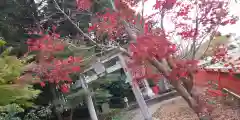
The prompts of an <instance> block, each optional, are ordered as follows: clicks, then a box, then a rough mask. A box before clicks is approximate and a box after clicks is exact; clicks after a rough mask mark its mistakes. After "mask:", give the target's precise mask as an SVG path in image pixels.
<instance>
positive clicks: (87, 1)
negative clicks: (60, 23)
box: [76, 0, 92, 10]
mask: <svg viewBox="0 0 240 120" xmlns="http://www.w3.org/2000/svg"><path fill="white" fill-rule="evenodd" d="M76 2H77V8H78V9H79V10H89V9H90V8H91V6H92V1H91V0H76Z"/></svg>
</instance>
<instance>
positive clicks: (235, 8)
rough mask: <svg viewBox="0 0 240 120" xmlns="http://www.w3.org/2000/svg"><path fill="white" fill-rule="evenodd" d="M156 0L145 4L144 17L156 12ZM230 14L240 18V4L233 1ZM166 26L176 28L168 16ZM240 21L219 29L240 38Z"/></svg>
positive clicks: (138, 9) (150, 0) (166, 27)
mask: <svg viewBox="0 0 240 120" xmlns="http://www.w3.org/2000/svg"><path fill="white" fill-rule="evenodd" d="M155 2H156V0H148V1H147V2H146V3H145V6H144V15H150V14H152V13H154V12H156V11H154V10H153V9H152V8H153V5H154V4H155ZM140 10H141V8H140V7H139V8H137V11H140ZM230 12H231V14H234V15H236V16H239V17H240V3H238V4H237V3H236V2H235V0H231V3H230ZM164 21H165V23H167V24H165V25H167V26H164V27H165V29H172V28H174V26H173V24H171V23H169V22H168V21H170V20H169V18H168V16H166V18H165V20H164ZM239 27H240V21H238V22H237V23H236V24H235V25H228V26H224V27H221V28H220V29H219V31H220V32H222V33H223V34H228V33H236V34H237V35H238V36H240V28H239Z"/></svg>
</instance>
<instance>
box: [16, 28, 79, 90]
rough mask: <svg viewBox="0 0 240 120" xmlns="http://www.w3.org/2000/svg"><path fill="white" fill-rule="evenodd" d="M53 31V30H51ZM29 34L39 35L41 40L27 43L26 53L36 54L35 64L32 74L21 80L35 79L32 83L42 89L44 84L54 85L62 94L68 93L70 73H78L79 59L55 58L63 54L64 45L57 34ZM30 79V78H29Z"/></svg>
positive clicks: (32, 39) (71, 57)
mask: <svg viewBox="0 0 240 120" xmlns="http://www.w3.org/2000/svg"><path fill="white" fill-rule="evenodd" d="M53 29H54V30H55V28H53ZM29 34H38V35H41V38H30V39H29V40H28V41H27V44H28V53H27V54H29V53H31V52H37V55H36V56H37V63H36V65H35V66H33V67H32V68H31V70H28V71H30V72H31V73H33V74H25V75H24V76H22V78H20V79H22V80H31V79H32V77H33V78H34V79H35V80H34V81H33V82H34V83H39V84H40V85H41V86H42V87H44V86H45V84H46V83H50V84H55V86H56V87H57V88H59V89H60V90H61V91H62V92H63V93H66V92H68V91H69V85H70V84H71V83H72V79H71V78H70V74H71V73H76V72H79V71H80V66H79V64H78V63H80V62H81V58H80V57H76V56H69V57H68V58H67V59H62V58H59V57H57V56H56V53H59V52H63V51H64V49H65V47H66V44H65V43H64V42H62V41H61V40H60V36H59V34H56V33H55V32H52V33H51V32H49V33H43V32H37V33H36V32H33V33H32V32H29ZM29 77H30V78H29Z"/></svg>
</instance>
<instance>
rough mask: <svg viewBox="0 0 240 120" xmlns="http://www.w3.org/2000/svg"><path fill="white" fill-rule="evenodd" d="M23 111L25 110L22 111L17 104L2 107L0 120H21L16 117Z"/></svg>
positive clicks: (0, 108)
mask: <svg viewBox="0 0 240 120" xmlns="http://www.w3.org/2000/svg"><path fill="white" fill-rule="evenodd" d="M23 111H24V109H22V108H21V107H20V106H19V105H17V104H9V105H6V106H1V107H0V120H21V119H20V118H19V117H17V116H16V115H17V114H18V113H20V112H23Z"/></svg>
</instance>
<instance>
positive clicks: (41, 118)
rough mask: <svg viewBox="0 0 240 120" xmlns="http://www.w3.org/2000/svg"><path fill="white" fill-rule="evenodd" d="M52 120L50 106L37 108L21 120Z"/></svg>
mask: <svg viewBox="0 0 240 120" xmlns="http://www.w3.org/2000/svg"><path fill="white" fill-rule="evenodd" d="M51 118H52V110H51V106H50V105H48V106H46V107H44V106H37V107H35V108H34V109H31V110H30V112H28V113H27V114H26V115H25V116H24V118H23V120H50V119H51Z"/></svg>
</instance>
